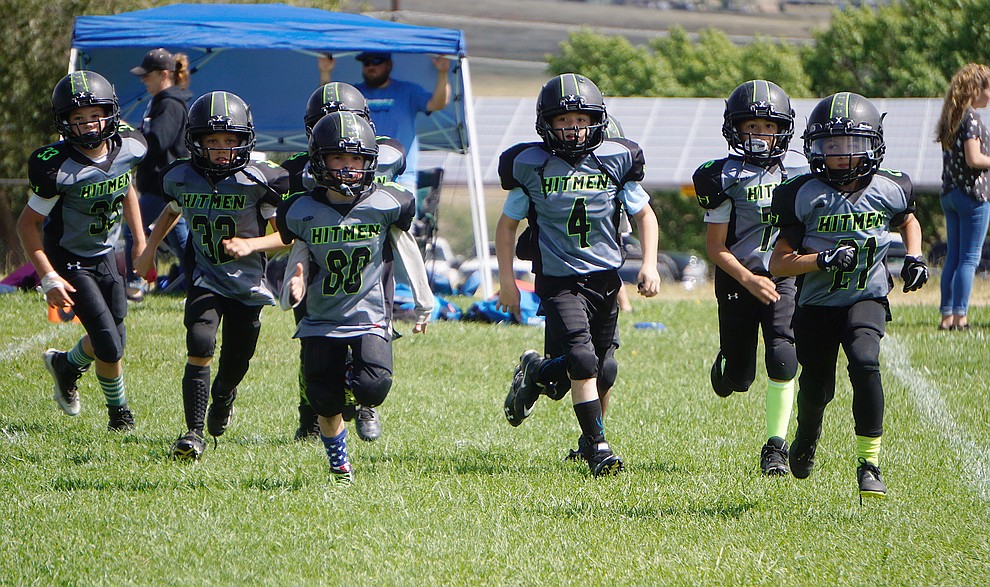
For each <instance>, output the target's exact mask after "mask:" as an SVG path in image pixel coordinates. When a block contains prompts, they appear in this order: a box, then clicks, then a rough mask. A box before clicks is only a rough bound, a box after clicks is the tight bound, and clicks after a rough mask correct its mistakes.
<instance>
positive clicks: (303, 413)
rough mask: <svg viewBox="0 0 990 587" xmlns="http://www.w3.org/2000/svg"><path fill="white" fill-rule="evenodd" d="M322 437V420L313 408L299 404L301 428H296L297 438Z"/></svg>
mask: <svg viewBox="0 0 990 587" xmlns="http://www.w3.org/2000/svg"><path fill="white" fill-rule="evenodd" d="M319 437H320V420H319V417H318V416H317V415H316V412H314V411H313V408H312V407H310V406H308V405H306V404H299V428H296V435H295V439H296V440H307V439H316V438H319Z"/></svg>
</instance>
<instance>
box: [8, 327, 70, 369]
mask: <svg viewBox="0 0 990 587" xmlns="http://www.w3.org/2000/svg"><path fill="white" fill-rule="evenodd" d="M56 334H57V333H56V332H51V331H48V332H39V333H38V334H35V335H33V336H31V337H29V338H25V339H23V340H18V341H14V342H12V343H10V344H8V345H4V346H3V347H2V348H0V363H10V362H13V361H16V360H18V359H20V358H21V356H22V355H24V354H25V353H34V354H37V355H38V356H39V357H40V356H41V352H42V351H41V350H40V349H42V348H44V347H45V345H46V344H47V343H48V342H49V341H50V340H52V339H53V338H55V335H56Z"/></svg>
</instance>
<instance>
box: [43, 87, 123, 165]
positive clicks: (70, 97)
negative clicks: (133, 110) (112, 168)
mask: <svg viewBox="0 0 990 587" xmlns="http://www.w3.org/2000/svg"><path fill="white" fill-rule="evenodd" d="M85 106H101V107H103V110H104V111H105V112H106V116H105V117H103V118H101V119H100V129H99V130H95V131H93V132H88V133H85V134H81V135H77V134H76V133H74V132H72V125H71V124H69V122H68V117H69V113H70V112H72V111H73V110H75V109H76V108H83V107H85ZM52 118H53V120H54V122H55V130H56V131H58V133H59V134H60V135H62V138H64V139H65V140H66V141H67V142H69V143H72V144H74V145H79V146H81V147H84V148H86V149H95V148H96V147H97V146H99V144H100V143H102V142H103V141H105V140H107V139H109V138H110V137H112V136H114V135H116V134H117V126H118V125H119V123H120V104H119V103H118V102H117V94H116V93H114V90H113V85H112V84H111V83H110V82H108V81H107V79H106V78H105V77H103V76H102V75H100V74H98V73H96V72H93V71H75V72H73V73H70V74H69V75H67V76H65V77H63V78H62V79H61V80H59V82H58V83H57V84H55V90H54V91H52Z"/></svg>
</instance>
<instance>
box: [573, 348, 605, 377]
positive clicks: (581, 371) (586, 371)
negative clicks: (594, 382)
mask: <svg viewBox="0 0 990 587" xmlns="http://www.w3.org/2000/svg"><path fill="white" fill-rule="evenodd" d="M567 375H568V377H570V378H571V379H573V380H576V381H580V380H583V379H591V378H592V377H597V376H598V357H597V356H596V355H595V351H594V349H593V348H592V347H591V345H590V344H589V345H587V346H583V345H582V346H576V347H574V348H572V349H571V350H570V351H568V353H567Z"/></svg>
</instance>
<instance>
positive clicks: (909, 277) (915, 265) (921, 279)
mask: <svg viewBox="0 0 990 587" xmlns="http://www.w3.org/2000/svg"><path fill="white" fill-rule="evenodd" d="M901 279H903V280H904V293H907V292H909V291H915V290H918V289H921V286H923V285H925V284H926V283H928V265H926V264H925V258H924V257H922V256H920V255H919V256H917V257H912V256H911V255H907V256H905V257H904V266H903V267H901Z"/></svg>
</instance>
